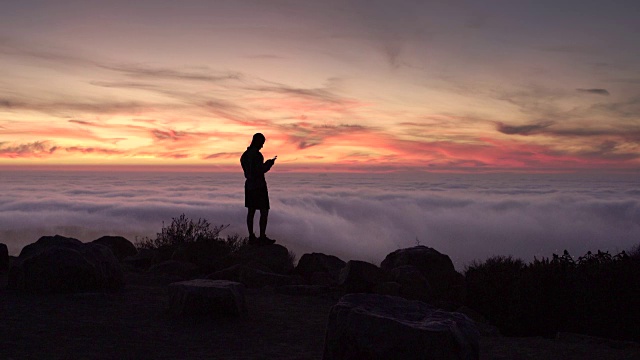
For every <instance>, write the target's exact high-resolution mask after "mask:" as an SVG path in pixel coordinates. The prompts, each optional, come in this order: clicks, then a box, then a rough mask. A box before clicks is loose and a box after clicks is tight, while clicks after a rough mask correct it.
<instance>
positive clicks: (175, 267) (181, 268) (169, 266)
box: [148, 260, 198, 280]
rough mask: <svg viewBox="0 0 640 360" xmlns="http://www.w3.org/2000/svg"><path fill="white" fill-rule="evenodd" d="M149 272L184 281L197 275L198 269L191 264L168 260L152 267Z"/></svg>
mask: <svg viewBox="0 0 640 360" xmlns="http://www.w3.org/2000/svg"><path fill="white" fill-rule="evenodd" d="M148 271H149V273H152V274H155V275H166V276H171V277H175V278H179V279H182V280H184V279H187V278H192V277H193V276H194V275H196V273H197V271H198V267H197V266H196V265H194V264H192V263H189V262H184V261H176V260H167V261H164V262H161V263H160V264H156V265H153V266H151V267H150V268H149V270H148Z"/></svg>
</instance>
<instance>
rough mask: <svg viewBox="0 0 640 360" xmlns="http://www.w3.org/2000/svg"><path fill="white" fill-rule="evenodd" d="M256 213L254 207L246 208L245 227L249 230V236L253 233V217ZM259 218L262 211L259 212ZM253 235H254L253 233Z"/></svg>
mask: <svg viewBox="0 0 640 360" xmlns="http://www.w3.org/2000/svg"><path fill="white" fill-rule="evenodd" d="M255 214H256V209H255V208H248V212H247V229H248V230H249V237H251V235H253V217H254V215H255ZM260 214H261V215H260V218H261V219H262V212H260ZM254 236H255V235H254Z"/></svg>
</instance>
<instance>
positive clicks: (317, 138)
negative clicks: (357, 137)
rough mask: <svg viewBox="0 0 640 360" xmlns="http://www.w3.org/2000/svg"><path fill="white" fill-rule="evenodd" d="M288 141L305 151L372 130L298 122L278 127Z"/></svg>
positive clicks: (361, 127)
mask: <svg viewBox="0 0 640 360" xmlns="http://www.w3.org/2000/svg"><path fill="white" fill-rule="evenodd" d="M279 128H280V130H281V131H282V132H283V133H284V134H285V136H286V137H287V139H288V141H289V142H291V143H295V144H297V147H298V149H306V148H309V147H312V146H316V145H320V144H323V143H325V142H326V141H327V140H329V139H332V138H337V137H340V136H344V135H347V134H354V133H361V134H365V133H370V132H372V131H373V129H372V128H369V127H366V126H362V125H350V124H340V125H313V124H310V123H307V122H298V123H292V124H287V125H282V126H279Z"/></svg>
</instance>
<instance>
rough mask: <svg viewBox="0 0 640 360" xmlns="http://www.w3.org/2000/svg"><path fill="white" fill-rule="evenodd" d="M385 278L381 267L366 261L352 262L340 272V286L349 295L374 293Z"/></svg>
mask: <svg viewBox="0 0 640 360" xmlns="http://www.w3.org/2000/svg"><path fill="white" fill-rule="evenodd" d="M383 276H384V275H383V273H382V270H380V268H379V267H377V266H375V265H373V264H371V263H368V262H366V261H359V260H351V261H349V262H348V263H347V265H345V267H344V268H343V269H342V271H341V272H340V279H339V281H338V285H340V286H341V287H342V288H343V289H344V291H346V292H349V293H359V292H372V291H373V288H374V287H375V286H376V285H377V284H379V283H380V282H382V280H383Z"/></svg>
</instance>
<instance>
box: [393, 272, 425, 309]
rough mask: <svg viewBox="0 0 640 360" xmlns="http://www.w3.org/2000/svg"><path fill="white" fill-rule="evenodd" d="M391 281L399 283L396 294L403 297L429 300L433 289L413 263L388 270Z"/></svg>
mask: <svg viewBox="0 0 640 360" xmlns="http://www.w3.org/2000/svg"><path fill="white" fill-rule="evenodd" d="M389 277H390V278H391V281H393V282H396V283H398V284H400V288H399V290H398V294H399V295H400V296H402V297H403V298H405V299H409V300H420V301H425V302H429V301H430V300H432V298H433V291H432V290H431V286H430V285H429V282H428V281H427V279H426V278H425V277H424V276H423V275H422V273H421V272H420V270H418V268H417V267H415V266H413V265H402V266H398V267H396V268H394V269H391V271H389Z"/></svg>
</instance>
